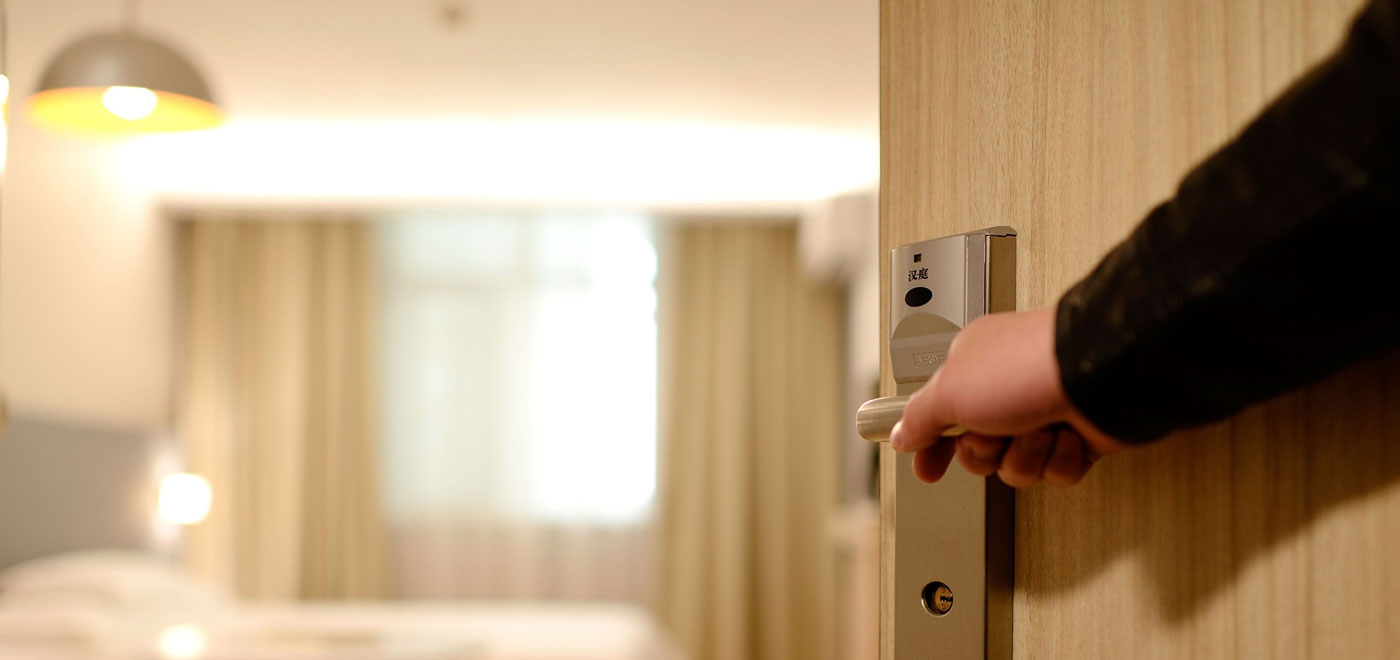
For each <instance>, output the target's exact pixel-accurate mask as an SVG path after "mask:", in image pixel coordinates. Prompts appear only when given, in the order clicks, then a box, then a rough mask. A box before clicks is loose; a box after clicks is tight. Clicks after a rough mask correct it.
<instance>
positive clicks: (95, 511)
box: [0, 417, 166, 568]
mask: <svg viewBox="0 0 1400 660" xmlns="http://www.w3.org/2000/svg"><path fill="white" fill-rule="evenodd" d="M165 442H166V441H165V440H164V439H163V438H162V437H161V436H160V435H159V434H156V433H150V432H140V431H125V430H119V429H104V428H93V427H84V426H81V425H76V424H69V423H65V422H57V421H47V420H39V419H32V418H29V419H26V418H24V417H16V418H14V419H12V420H11V421H10V424H9V426H8V428H6V429H5V431H4V432H3V434H0V568H3V567H5V566H9V565H11V564H15V563H18V562H21V561H24V560H26V559H32V558H34V557H40V556H44V555H50V554H55V553H59V552H69V551H73V550H85V549H94V548H120V549H139V550H154V549H156V548H155V545H156V539H155V529H156V527H155V523H154V509H155V502H156V488H157V485H156V482H155V479H156V467H157V465H156V461H157V460H158V458H159V456H160V453H161V450H162V447H163V445H164V443H165Z"/></svg>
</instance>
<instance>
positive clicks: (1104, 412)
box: [1055, 0, 1400, 442]
mask: <svg viewBox="0 0 1400 660" xmlns="http://www.w3.org/2000/svg"><path fill="white" fill-rule="evenodd" d="M1397 177H1400V0H1375V1H1374V2H1371V3H1370V4H1369V5H1368V6H1367V7H1366V8H1365V9H1364V10H1363V11H1362V13H1361V14H1360V15H1359V16H1358V18H1357V19H1356V21H1355V23H1354V24H1353V25H1352V28H1351V31H1350V32H1349V34H1348V37H1347V40H1346V41H1345V43H1344V44H1343V46H1342V47H1341V49H1340V50H1338V51H1337V52H1336V53H1335V54H1333V55H1332V56H1331V57H1329V58H1328V59H1327V60H1325V61H1323V62H1322V63H1321V64H1319V65H1318V66H1316V67H1315V68H1314V69H1312V70H1311V72H1309V73H1308V74H1307V75H1306V76H1304V77H1303V78H1302V79H1300V80H1298V81H1297V82H1296V83H1294V85H1293V86H1292V87H1291V88H1289V89H1288V90H1287V91H1286V92H1285V93H1284V94H1283V95H1282V96H1281V97H1279V98H1278V99H1276V100H1275V101H1274V102H1273V103H1272V104H1271V105H1270V106H1269V107H1268V108H1266V109H1265V110H1264V111H1263V112H1262V113H1261V114H1260V115H1259V116H1258V117H1257V118H1255V120H1254V121H1253V122H1252V123H1251V124H1249V126H1247V127H1246V128H1245V129H1244V131H1243V132H1242V133H1241V134H1240V135H1239V136H1237V137H1236V138H1235V139H1234V140H1233V141H1232V142H1230V143H1229V144H1227V145H1226V146H1225V147H1223V148H1222V149H1221V150H1220V151H1218V152H1217V153H1215V154H1214V155H1212V156H1211V157H1210V158H1208V159H1207V160H1205V161H1204V162H1202V163H1200V164H1199V165H1198V166H1197V167H1196V168H1195V169H1194V170H1193V171H1191V172H1190V173H1189V174H1188V175H1187V176H1186V178H1185V179H1184V180H1183V181H1182V182H1181V185H1180V187H1179V189H1178V190H1177V193H1176V195H1175V196H1174V197H1173V198H1171V199H1169V200H1168V201H1166V202H1165V203H1163V204H1161V205H1160V206H1158V207H1157V208H1155V209H1153V210H1152V212H1151V213H1149V214H1148V216H1147V218H1146V219H1144V220H1143V221H1142V223H1141V224H1140V225H1139V226H1138V227H1137V228H1136V229H1135V230H1134V231H1133V233H1132V234H1131V235H1130V236H1129V237H1128V238H1127V239H1126V240H1125V241H1124V242H1123V243H1121V244H1120V245H1118V246H1117V247H1116V248H1114V249H1113V251H1112V252H1110V253H1109V254H1108V256H1107V257H1105V258H1104V260H1103V261H1102V262H1101V263H1099V265H1098V266H1097V267H1096V268H1095V269H1094V270H1093V271H1092V272H1091V273H1090V274H1089V275H1088V276H1087V277H1086V278H1085V279H1084V280H1082V281H1080V282H1079V283H1078V284H1076V285H1075V286H1074V287H1073V288H1071V289H1070V290H1069V291H1068V292H1067V293H1066V294H1065V295H1064V296H1063V297H1062V298H1061V299H1060V302H1059V306H1058V309H1057V315H1056V329H1055V330H1056V338H1055V350H1056V354H1057V357H1058V358H1059V364H1060V375H1061V379H1062V381H1063V383H1064V386H1065V391H1066V393H1067V394H1068V396H1069V398H1070V400H1071V401H1072V402H1073V403H1074V404H1075V406H1076V407H1077V408H1078V409H1079V410H1080V412H1082V413H1083V414H1084V415H1085V416H1086V417H1088V418H1089V419H1090V420H1092V421H1093V422H1094V423H1096V424H1097V425H1098V426H1099V427H1100V428H1102V429H1103V430H1104V431H1106V432H1108V433H1109V434H1111V435H1113V436H1116V437H1118V438H1121V439H1123V440H1126V441H1129V442H1144V441H1148V440H1152V439H1155V438H1158V437H1160V436H1162V435H1164V434H1166V433H1168V432H1171V431H1173V430H1176V429H1179V428H1184V427H1188V426H1194V425H1198V424H1202V423H1205V422H1209V421H1213V420H1217V419H1221V418H1223V417H1227V416H1229V415H1231V414H1233V413H1235V412H1237V411H1238V410H1240V409H1241V408H1243V407H1244V406H1246V405H1249V404H1250V403H1254V402H1256V401H1260V400H1263V399H1266V398H1269V397H1271V396H1274V395H1276V394H1279V393H1281V392H1284V391H1286V390H1289V389H1292V388H1295V387H1297V386H1300V385H1303V384H1305V383H1308V382H1311V381H1315V380H1317V379H1319V378H1321V377H1323V376H1325V375H1327V374H1329V373H1332V372H1334V371H1337V370H1338V369H1340V368H1342V367H1344V366H1346V365H1347V364H1349V363H1352V362H1355V361H1358V360H1360V359H1362V358H1364V357H1366V356H1369V355H1372V354H1374V353H1377V352H1379V351H1381V350H1383V349H1385V348H1386V347H1389V346H1392V345H1395V344H1397V342H1400V290H1398V289H1400V178H1397Z"/></svg>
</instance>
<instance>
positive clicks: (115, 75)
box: [30, 32, 222, 132]
mask: <svg viewBox="0 0 1400 660" xmlns="http://www.w3.org/2000/svg"><path fill="white" fill-rule="evenodd" d="M110 87H141V88H145V89H149V90H151V91H152V92H155V94H156V96H157V98H158V104H157V107H156V109H155V110H154V111H153V112H152V113H151V114H150V115H149V116H146V117H142V118H140V119H135V120H133V119H122V118H120V117H117V116H115V115H113V114H112V113H111V112H106V111H104V109H103V107H102V105H101V103H102V93H103V92H104V91H105V90H107V89H108V88H110ZM30 114H31V116H32V117H33V118H34V119H35V120H36V121H38V122H40V123H43V124H47V125H50V126H55V127H60V128H71V129H79V130H91V131H99V132H112V131H116V132H147V131H171V130H188V129H193V128H207V127H209V126H213V125H215V124H218V123H219V122H220V121H221V120H222V112H221V111H220V110H219V108H218V106H217V105H216V104H215V103H214V97H213V94H211V93H210V91H209V85H208V83H206V82H205V81H204V77H203V76H202V75H200V73H199V71H198V70H197V69H195V67H194V65H193V64H190V62H189V60H187V59H186V58H185V57H184V56H183V55H181V54H180V53H179V52H178V51H176V50H175V49H174V48H172V47H170V46H169V45H167V44H164V43H162V42H160V41H157V40H155V39H152V38H150V37H146V36H143V35H139V34H135V33H131V32H99V33H96V34H91V35H88V36H85V37H82V38H80V39H78V40H77V41H74V42H72V43H70V44H68V45H67V46H65V47H64V48H63V49H62V50H60V51H59V52H58V54H57V55H55V56H54V58H53V60H52V61H50V62H49V65H48V67H47V68H45V69H44V74H43V76H42V77H41V78H40V81H39V89H38V91H36V92H35V94H34V96H32V97H31V98H30Z"/></svg>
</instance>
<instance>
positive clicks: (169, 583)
mask: <svg viewBox="0 0 1400 660" xmlns="http://www.w3.org/2000/svg"><path fill="white" fill-rule="evenodd" d="M220 604H221V599H220V598H219V597H218V596H217V594H215V593H214V592H213V590H211V589H209V588H208V587H206V586H204V585H202V584H200V583H199V582H198V581H197V580H195V579H193V578H191V577H189V576H187V575H185V574H184V573H182V572H181V571H180V570H179V569H177V568H176V567H175V566H174V565H173V564H172V563H171V561H170V560H169V559H164V558H161V557H158V556H156V555H152V554H147V553H141V552H131V551H121V550H96V551H86V552H75V553H68V554H62V555H55V556H52V557H41V558H39V559H32V560H30V561H27V562H23V563H20V564H16V565H15V566H11V567H9V568H7V569H5V570H3V571H0V605H4V606H7V607H15V606H49V605H63V606H70V607H76V608H82V609H89V610H99V611H116V612H121V611H127V610H150V609H152V608H155V609H159V610H163V611H176V610H179V609H182V608H193V609H196V610H207V609H210V608H213V607H217V606H219V605H220Z"/></svg>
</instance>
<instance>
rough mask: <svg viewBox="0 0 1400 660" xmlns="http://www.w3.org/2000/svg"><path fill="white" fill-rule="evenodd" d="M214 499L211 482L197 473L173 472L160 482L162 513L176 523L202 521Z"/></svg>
mask: <svg viewBox="0 0 1400 660" xmlns="http://www.w3.org/2000/svg"><path fill="white" fill-rule="evenodd" d="M213 499H214V494H213V491H212V490H211V489H210V488H209V482H208V481H205V480H204V477H201V476H199V475H197V474H188V473H177V474H172V475H168V476H166V477H165V478H164V479H162V480H161V482H160V515H161V517H162V518H165V519H166V520H167V521H169V522H171V523H174V524H176V525H195V524H198V523H200V522H202V521H203V520H204V518H205V517H206V516H208V515H209V505H210V503H211V502H212V500H213Z"/></svg>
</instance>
